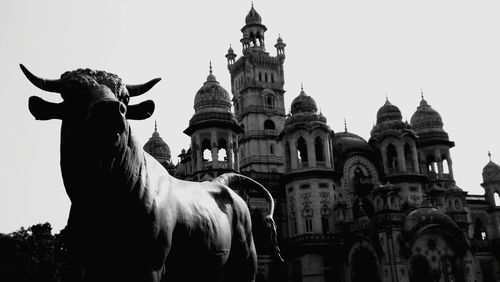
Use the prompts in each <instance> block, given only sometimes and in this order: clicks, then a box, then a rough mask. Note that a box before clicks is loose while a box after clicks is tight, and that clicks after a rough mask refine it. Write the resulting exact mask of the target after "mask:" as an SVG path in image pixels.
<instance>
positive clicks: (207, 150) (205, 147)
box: [201, 139, 212, 162]
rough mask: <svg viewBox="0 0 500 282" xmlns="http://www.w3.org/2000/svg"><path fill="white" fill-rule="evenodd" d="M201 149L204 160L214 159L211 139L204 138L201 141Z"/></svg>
mask: <svg viewBox="0 0 500 282" xmlns="http://www.w3.org/2000/svg"><path fill="white" fill-rule="evenodd" d="M201 151H202V152H203V161H205V162H206V161H209V162H211V161H212V145H211V144H210V140H208V139H203V141H202V142H201Z"/></svg>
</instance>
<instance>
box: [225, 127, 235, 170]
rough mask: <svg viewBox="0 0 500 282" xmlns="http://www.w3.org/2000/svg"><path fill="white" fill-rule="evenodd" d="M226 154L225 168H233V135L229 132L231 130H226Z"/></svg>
mask: <svg viewBox="0 0 500 282" xmlns="http://www.w3.org/2000/svg"><path fill="white" fill-rule="evenodd" d="M226 155H227V168H228V169H234V165H233V135H232V134H231V132H228V134H227V147H226Z"/></svg>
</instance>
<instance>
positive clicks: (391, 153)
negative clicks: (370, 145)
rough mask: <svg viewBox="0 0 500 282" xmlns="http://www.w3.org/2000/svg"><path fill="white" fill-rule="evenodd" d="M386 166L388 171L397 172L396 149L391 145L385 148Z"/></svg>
mask: <svg viewBox="0 0 500 282" xmlns="http://www.w3.org/2000/svg"><path fill="white" fill-rule="evenodd" d="M387 166H388V167H389V170H390V171H397V170H398V154H397V152H396V147H395V146H394V145H392V143H390V144H389V145H388V146H387Z"/></svg>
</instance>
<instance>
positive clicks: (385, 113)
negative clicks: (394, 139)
mask: <svg viewBox="0 0 500 282" xmlns="http://www.w3.org/2000/svg"><path fill="white" fill-rule="evenodd" d="M402 120H403V116H402V115H401V111H400V110H399V108H398V107H396V106H394V105H393V104H391V102H389V99H386V101H385V104H384V105H383V106H382V107H381V108H380V109H379V110H378V112H377V124H379V123H381V122H385V121H402Z"/></svg>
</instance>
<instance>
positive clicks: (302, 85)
mask: <svg viewBox="0 0 500 282" xmlns="http://www.w3.org/2000/svg"><path fill="white" fill-rule="evenodd" d="M300 91H304V84H303V83H302V82H301V83H300Z"/></svg>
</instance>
